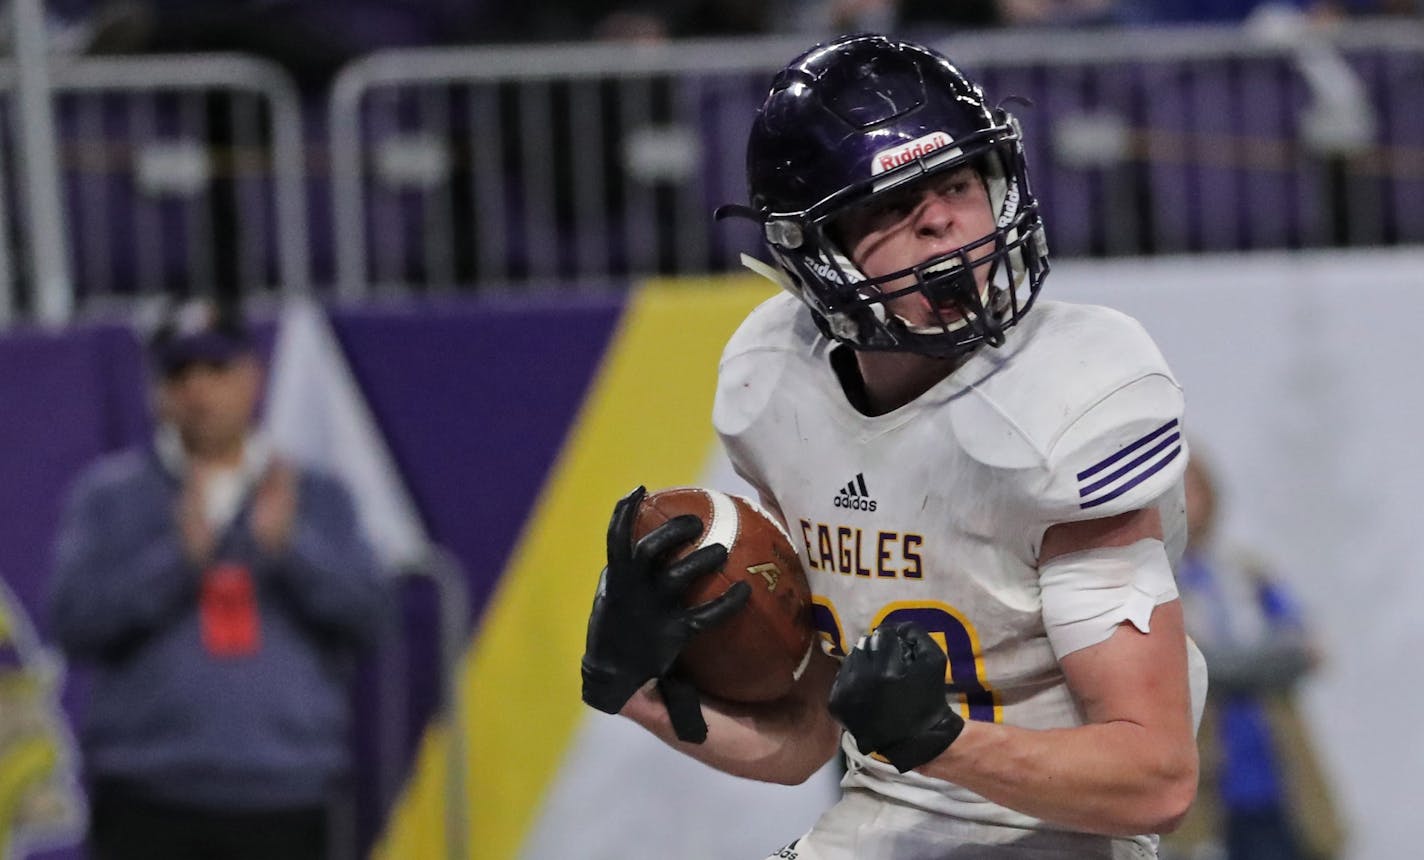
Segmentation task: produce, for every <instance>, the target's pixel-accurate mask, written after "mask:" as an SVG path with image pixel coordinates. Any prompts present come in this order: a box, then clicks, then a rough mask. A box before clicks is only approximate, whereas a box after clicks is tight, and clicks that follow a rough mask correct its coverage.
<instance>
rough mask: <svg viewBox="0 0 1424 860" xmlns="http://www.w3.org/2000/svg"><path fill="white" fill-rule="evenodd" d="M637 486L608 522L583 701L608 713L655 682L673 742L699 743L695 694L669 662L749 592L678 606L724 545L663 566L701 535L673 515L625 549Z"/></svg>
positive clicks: (717, 561)
mask: <svg viewBox="0 0 1424 860" xmlns="http://www.w3.org/2000/svg"><path fill="white" fill-rule="evenodd" d="M644 494H645V490H644V488H642V487H639V488H638V489H636V490H634V491H633V492H631V493H629V494H628V495H627V496H625V497H624V498H622V499H620V500H619V501H618V504H617V505H616V506H614V508H613V517H612V519H610V520H609V522H608V566H607V567H605V568H604V569H603V574H602V576H600V578H599V581H598V593H597V594H595V595H594V598H593V611H592V612H591V613H590V614H589V617H588V639H587V641H586V644H585V647H584V654H583V700H584V701H585V702H587V703H588V704H589V705H591V706H593V707H595V708H597V709H598V710H600V711H603V712H605V713H609V714H616V713H618V711H620V710H621V709H622V708H623V705H625V704H626V703H627V702H628V700H629V699H630V698H632V696H633V694H634V693H636V692H637V691H638V688H639V687H642V686H643V685H644V684H646V683H647V682H648V681H649V680H651V679H653V678H657V679H658V690H659V692H660V693H662V696H663V702H664V704H665V705H666V706H667V709H668V715H669V716H670V717H671V718H672V726H673V730H674V731H675V732H676V733H677V736H678V738H679V739H681V740H684V741H692V742H694V743H701V742H702V741H703V740H705V739H706V738H707V723H706V722H705V721H704V720H703V718H702V706H701V703H700V701H699V700H698V697H697V690H696V689H695V688H694V687H693V686H692V685H691V684H690V683H688V682H687V681H685V680H682V679H680V678H677V677H675V676H674V675H672V674H671V673H672V667H673V663H674V662H675V661H676V660H677V656H678V654H680V653H682V649H683V646H685V645H686V644H687V641H688V640H689V639H691V638H692V635H693V634H694V633H697V632H698V631H700V630H705V629H706V628H708V627H711V626H712V625H714V624H717V623H719V622H721V621H723V620H724V619H726V618H728V617H729V616H731V615H732V613H734V612H736V611H737V610H738V609H741V608H742V607H743V606H745V605H746V602H747V600H748V599H749V598H750V597H751V587H750V586H749V585H747V584H746V583H745V582H739V583H737V584H735V585H733V586H732V587H731V588H729V589H727V591H726V592H725V593H724V594H722V595H720V596H719V597H717V598H715V599H713V600H709V601H707V602H706V603H702V604H699V605H697V606H693V607H688V608H684V607H683V605H682V602H683V598H682V595H683V592H685V591H686V590H687V587H688V586H689V585H691V584H692V583H693V582H694V581H695V580H697V579H699V578H700V577H702V576H705V575H707V574H709V573H712V572H714V571H716V570H718V569H719V568H721V567H722V565H723V564H724V563H725V562H726V560H727V548H726V547H725V546H723V545H722V544H711V545H709V546H705V547H703V548H701V549H699V550H696V551H694V552H692V553H690V554H688V555H687V557H686V558H683V559H680V560H678V561H675V562H673V563H671V564H668V563H666V561H665V560H666V558H667V556H669V555H671V554H672V553H673V552H674V551H676V550H677V549H678V548H679V547H681V546H683V545H684V544H686V543H688V542H690V541H692V540H694V539H696V538H697V536H698V535H699V534H701V533H702V522H701V520H699V519H698V518H697V517H695V516H693V515H691V514H684V515H682V516H677V517H673V518H672V519H670V520H668V521H667V522H665V523H663V524H662V525H660V526H658V527H657V528H655V529H653V530H652V531H650V532H648V534H647V535H645V536H644V537H643V538H642V539H641V540H639V541H638V543H637V545H636V546H635V545H634V544H633V523H634V521H635V520H636V519H637V515H638V505H639V503H640V502H642V500H643V496H644Z"/></svg>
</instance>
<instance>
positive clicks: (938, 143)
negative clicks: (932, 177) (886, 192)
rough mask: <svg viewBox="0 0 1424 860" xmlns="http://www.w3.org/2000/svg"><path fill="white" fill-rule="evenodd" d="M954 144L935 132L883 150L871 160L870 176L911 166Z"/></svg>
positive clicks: (946, 137) (941, 133)
mask: <svg viewBox="0 0 1424 860" xmlns="http://www.w3.org/2000/svg"><path fill="white" fill-rule="evenodd" d="M953 142H954V141H953V140H952V139H951V138H950V136H949V135H947V134H945V133H944V132H942V131H933V132H930V133H929V134H927V135H925V136H924V137H917V138H915V139H914V140H912V141H910V142H909V143H902V144H900V145H899V146H897V147H894V148H893V149H886V150H882V151H880V152H877V153H875V155H874V157H873V158H872V160H871V165H870V175H871V176H879V175H880V174H882V173H884V172H885V171H887V170H894V169H895V168H897V167H899V166H900V165H902V164H909V163H910V162H912V161H914V160H915V159H917V158H922V157H923V156H926V155H929V154H930V153H931V152H934V151H935V150H936V149H944V148H945V147H946V146H949V145H950V144H951V143H953Z"/></svg>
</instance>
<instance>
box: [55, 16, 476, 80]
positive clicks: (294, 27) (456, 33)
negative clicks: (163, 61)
mask: <svg viewBox="0 0 1424 860" xmlns="http://www.w3.org/2000/svg"><path fill="white" fill-rule="evenodd" d="M69 2H70V3H71V4H72V3H74V2H77V0H69ZM90 2H91V6H92V15H91V20H92V22H93V24H92V30H93V33H92V44H91V45H90V51H91V52H92V53H186V52H206V51H234V52H238V53H245V54H253V55H256V56H259V57H265V58H267V59H269V60H272V61H273V62H275V63H277V64H278V65H281V66H282V67H283V68H285V69H286V70H287V71H288V72H290V73H291V75H292V76H293V77H294V78H295V79H296V81H297V83H298V85H300V86H301V87H302V88H303V89H304V90H306V91H307V92H309V93H312V92H319V91H321V90H323V89H324V88H325V86H326V84H327V83H328V82H329V81H330V80H331V78H332V77H333V76H334V75H335V73H336V71H337V70H338V69H339V68H340V67H341V66H342V65H343V64H345V63H346V62H348V61H350V60H352V59H354V58H356V57H359V56H361V55H363V54H367V53H370V52H371V51H374V50H377V49H380V48H394V47H418V46H426V45H441V44H449V43H452V42H460V41H465V40H467V39H469V38H471V37H472V36H474V35H475V34H476V33H477V32H478V28H479V23H480V20H481V17H482V15H488V14H490V11H491V10H490V9H482V8H481V6H482V5H490V6H492V4H480V3H469V2H464V3H457V2H456V0H90Z"/></svg>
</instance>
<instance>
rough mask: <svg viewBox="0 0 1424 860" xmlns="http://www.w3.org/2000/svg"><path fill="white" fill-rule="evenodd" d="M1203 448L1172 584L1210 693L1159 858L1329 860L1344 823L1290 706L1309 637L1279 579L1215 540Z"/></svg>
mask: <svg viewBox="0 0 1424 860" xmlns="http://www.w3.org/2000/svg"><path fill="white" fill-rule="evenodd" d="M1199 451H1200V446H1194V447H1193V451H1192V459H1191V462H1190V463H1189V464H1188V466H1187V472H1186V491H1187V525H1188V528H1189V529H1190V537H1189V539H1188V544H1187V550H1186V553H1185V555H1184V556H1183V558H1182V563H1181V567H1180V569H1179V570H1178V575H1177V584H1178V587H1179V588H1180V589H1181V595H1182V608H1183V611H1184V613H1185V617H1186V622H1187V630H1188V632H1189V633H1190V634H1191V636H1192V638H1193V639H1194V640H1195V641H1196V643H1197V645H1198V646H1199V647H1200V648H1201V651H1202V654H1203V655H1205V657H1206V661H1207V668H1208V671H1209V673H1210V678H1211V685H1210V690H1209V691H1208V694H1207V711H1206V715H1205V717H1204V718H1203V720H1202V725H1201V730H1200V732H1199V733H1198V739H1199V742H1200V747H1201V777H1200V788H1199V789H1198V793H1197V801H1196V804H1195V805H1194V806H1193V808H1192V813H1191V815H1190V817H1189V818H1188V820H1187V822H1185V823H1184V824H1183V825H1182V827H1181V828H1180V829H1178V830H1177V831H1176V832H1175V833H1173V834H1172V835H1170V836H1168V837H1165V838H1164V852H1163V856H1164V857H1171V858H1178V857H1182V858H1198V857H1214V858H1219V857H1224V858H1225V860H1305V858H1310V860H1324V858H1329V857H1334V856H1335V854H1336V853H1337V851H1338V850H1339V847H1340V843H1341V834H1340V831H1339V825H1338V822H1337V820H1336V817H1335V812H1334V809H1333V806H1332V803H1331V799H1330V793H1329V791H1328V787H1327V784H1326V782H1325V780H1324V778H1323V776H1322V774H1321V772H1320V770H1319V766H1318V763H1317V761H1316V759H1315V757H1314V755H1313V753H1312V750H1311V744H1310V738H1309V736H1308V733H1307V732H1306V727H1305V725H1304V724H1303V723H1302V721H1301V719H1300V717H1299V716H1298V714H1297V712H1296V710H1295V706H1294V702H1293V697H1294V694H1295V692H1296V688H1297V685H1298V684H1299V683H1300V682H1301V681H1302V680H1303V679H1304V678H1305V677H1306V676H1307V675H1308V674H1309V673H1310V672H1311V671H1312V670H1313V669H1314V667H1315V664H1316V656H1315V651H1314V649H1313V647H1312V644H1311V641H1310V636H1309V631H1308V629H1307V626H1306V623H1305V620H1304V619H1303V618H1302V616H1301V612H1300V608H1299V607H1298V606H1297V605H1296V603H1295V602H1294V601H1293V600H1292V598H1291V595H1290V593H1289V591H1288V590H1287V589H1286V587H1285V586H1284V584H1283V583H1282V582H1281V581H1280V580H1279V579H1275V578H1273V577H1272V576H1271V575H1270V574H1269V573H1268V572H1267V570H1266V569H1265V568H1264V567H1263V566H1262V565H1261V564H1260V563H1259V562H1258V561H1256V560H1255V559H1252V558H1249V557H1247V556H1245V555H1242V554H1239V553H1233V552H1228V551H1226V550H1224V549H1223V548H1221V547H1220V546H1219V545H1218V544H1217V543H1216V541H1215V538H1216V532H1215V525H1216V519H1217V492H1216V487H1215V485H1214V483H1213V481H1212V477H1211V474H1210V472H1209V471H1208V469H1207V467H1206V465H1205V464H1204V463H1203V462H1202V458H1201V455H1200V454H1199ZM1223 851H1224V853H1222V852H1223Z"/></svg>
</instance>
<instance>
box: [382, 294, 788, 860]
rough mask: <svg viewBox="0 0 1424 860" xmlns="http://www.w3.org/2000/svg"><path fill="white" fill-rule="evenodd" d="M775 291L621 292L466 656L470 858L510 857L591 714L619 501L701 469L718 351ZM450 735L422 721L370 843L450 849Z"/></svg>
mask: <svg viewBox="0 0 1424 860" xmlns="http://www.w3.org/2000/svg"><path fill="white" fill-rule="evenodd" d="M774 292H775V287H773V286H771V285H770V284H768V283H767V282H766V281H764V280H761V279H760V278H749V277H741V278H699V279H678V280H667V281H653V282H649V283H647V284H645V285H644V286H643V288H642V289H640V290H639V291H638V292H637V293H636V294H635V295H634V296H633V297H632V298H630V301H629V305H628V307H627V308H626V309H625V311H624V314H623V318H622V320H621V321H620V323H619V329H618V332H617V334H616V337H615V338H614V339H613V341H612V342H611V344H610V346H609V350H608V353H607V354H606V355H605V357H604V363H603V366H602V367H601V368H600V370H599V373H598V375H597V376H596V378H595V382H594V385H593V386H592V387H591V388H590V391H589V395H588V398H587V399H586V400H585V402H584V404H583V407H582V409H581V410H580V414H579V417H578V419H577V420H576V423H575V425H574V427H573V428H572V429H571V431H570V433H569V436H568V441H567V442H566V443H565V448H564V450H563V451H562V452H561V454H560V456H559V459H558V461H557V463H556V464H555V468H554V469H553V470H551V473H550V477H549V480H548V483H547V484H546V485H545V487H544V488H543V491H542V492H541V494H540V496H539V500H538V503H537V504H536V505H535V509H534V512H533V514H532V515H531V518H530V520H529V522H528V523H527V525H526V528H525V531H524V533H523V535H521V537H520V540H519V542H518V544H517V545H516V547H515V550H514V553H513V554H512V556H511V559H510V563H509V567H508V568H507V569H506V570H505V571H504V574H503V576H502V578H501V580H500V585H499V587H498V589H497V591H496V593H495V594H494V596H493V597H492V598H491V601H490V606H489V609H488V611H487V612H486V614H485V617H484V619H483V622H482V625H481V627H480V629H479V630H478V631H477V633H476V635H475V638H474V641H473V643H472V647H471V649H470V650H469V651H468V652H467V654H466V655H465V660H464V662H463V665H462V671H461V677H460V678H459V690H460V695H461V702H462V710H463V714H464V718H465V732H464V743H463V746H464V748H465V750H466V751H467V755H468V757H467V759H466V761H467V767H466V773H467V781H466V790H465V795H466V797H467V798H468V806H469V815H468V819H467V821H468V825H469V829H468V836H467V838H466V839H465V842H466V844H467V848H468V850H467V852H466V853H467V855H468V856H469V857H471V858H476V857H477V858H479V860H504V858H514V857H516V856H517V854H518V851H519V848H520V846H521V845H522V844H523V843H524V841H525V837H526V835H527V830H528V829H529V827H530V826H531V823H532V822H533V821H534V820H535V816H536V815H537V813H538V810H539V804H540V802H541V800H542V798H543V796H544V794H545V792H546V791H547V789H548V788H549V786H550V784H551V783H552V782H553V780H554V778H555V776H556V775H557V773H558V770H559V766H560V763H561V761H562V759H563V757H564V754H565V752H566V751H567V749H568V747H569V744H570V742H571V740H572V738H573V734H574V732H575V730H576V729H577V727H578V725H579V721H580V720H581V719H582V718H583V716H584V714H585V706H584V705H583V703H582V701H581V700H580V698H579V683H580V680H579V657H580V656H581V655H582V654H583V637H584V628H585V624H586V622H587V618H588V610H589V606H590V605H591V603H592V600H593V590H594V585H595V583H596V581H597V576H598V571H599V570H600V569H601V568H602V566H603V545H604V532H605V529H606V528H607V523H608V515H609V513H610V512H611V511H612V509H613V503H614V501H616V500H617V499H618V497H620V496H622V495H623V494H625V493H626V492H628V491H629V490H631V489H632V488H633V487H635V486H637V485H638V484H639V483H642V484H645V485H647V486H648V487H649V488H650V489H656V488H658V487H665V486H671V485H676V484H687V483H691V482H693V481H695V480H696V479H697V477H698V474H699V473H700V471H701V469H702V467H703V464H704V463H705V462H706V459H707V456H708V453H709V452H710V450H711V446H712V445H713V444H715V437H714V434H713V431H712V424H711V411H712V396H713V391H714V386H715V382H716V373H717V359H718V357H719V356H720V355H721V351H722V347H723V345H724V344H725V343H726V341H727V338H728V337H730V336H731V333H732V331H733V330H734V329H735V328H736V326H737V324H738V323H739V322H741V320H742V318H743V317H745V316H746V314H747V313H748V312H749V311H750V310H751V309H752V308H753V307H755V306H756V305H757V304H758V303H759V302H761V301H762V300H764V299H766V298H768V297H769V296H770V295H772V293H774ZM531 396H537V392H531ZM451 748H452V745H451V743H450V738H449V737H448V735H446V734H445V733H442V732H434V731H432V732H430V733H428V734H427V737H426V738H425V740H424V742H423V744H422V749H421V752H420V755H419V758H418V761H417V765H416V770H415V772H414V773H413V775H412V777H411V781H410V784H409V785H408V786H407V788H406V792H405V794H404V796H403V797H402V798H401V801H400V802H399V803H398V804H397V807H396V809H395V810H394V811H393V813H392V817H391V821H390V823H389V825H388V829H387V832H386V836H385V838H384V839H383V841H382V844H381V845H378V846H377V849H376V855H377V856H378V857H384V858H390V860H431V858H439V857H446V856H448V854H447V843H446V840H445V838H444V833H443V829H444V820H445V819H444V816H445V813H446V810H445V808H444V805H445V800H446V799H447V795H448V793H447V792H445V791H443V789H442V787H443V786H444V785H445V780H446V779H447V774H448V771H447V769H446V763H447V760H448V757H449V755H450V753H451Z"/></svg>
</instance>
